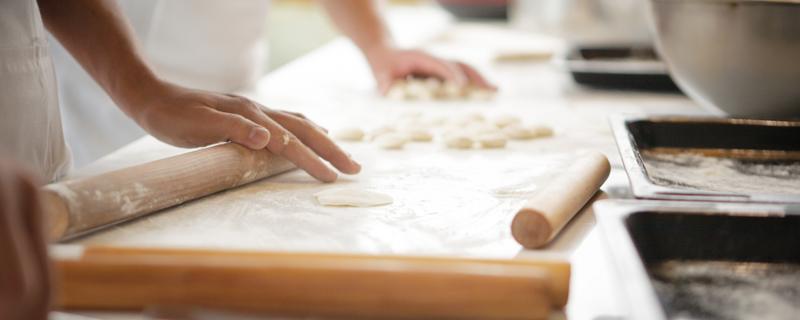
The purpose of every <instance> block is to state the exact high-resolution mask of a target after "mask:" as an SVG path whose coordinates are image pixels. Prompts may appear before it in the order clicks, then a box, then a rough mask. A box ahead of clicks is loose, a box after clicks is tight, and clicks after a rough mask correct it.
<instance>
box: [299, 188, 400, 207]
mask: <svg viewBox="0 0 800 320" xmlns="http://www.w3.org/2000/svg"><path fill="white" fill-rule="evenodd" d="M314 198H316V199H317V203H319V204H320V205H323V206H329V207H376V206H385V205H388V204H392V202H393V201H394V199H392V197H391V196H390V195H387V194H385V193H380V192H377V191H373V190H368V189H364V188H358V187H338V188H329V189H325V190H322V191H320V192H317V193H315V194H314Z"/></svg>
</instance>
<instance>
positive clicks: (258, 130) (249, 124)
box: [214, 112, 272, 150]
mask: <svg viewBox="0 0 800 320" xmlns="http://www.w3.org/2000/svg"><path fill="white" fill-rule="evenodd" d="M217 118H218V119H217V123H218V125H215V126H214V127H216V128H219V129H220V130H222V131H220V132H218V133H217V136H218V137H219V138H217V139H215V140H218V141H225V140H230V141H233V142H235V143H238V144H241V145H243V146H245V147H248V148H250V149H253V150H260V149H264V147H266V146H267V145H268V144H269V142H270V140H271V139H272V134H271V133H270V131H269V130H267V129H266V128H264V126H262V125H261V124H259V123H256V122H254V121H253V120H251V119H248V118H246V117H245V116H243V115H241V114H235V113H224V112H219V115H218V117H217Z"/></svg>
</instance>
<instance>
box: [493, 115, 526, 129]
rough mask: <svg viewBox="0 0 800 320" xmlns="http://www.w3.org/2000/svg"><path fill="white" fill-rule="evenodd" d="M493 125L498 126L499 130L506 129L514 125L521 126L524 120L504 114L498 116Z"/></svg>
mask: <svg viewBox="0 0 800 320" xmlns="http://www.w3.org/2000/svg"><path fill="white" fill-rule="evenodd" d="M492 123H494V125H495V126H497V127H498V128H505V127H508V126H510V125H513V124H521V123H522V119H520V118H519V117H517V116H514V115H510V114H504V115H501V116H498V117H497V118H494V120H493V121H492Z"/></svg>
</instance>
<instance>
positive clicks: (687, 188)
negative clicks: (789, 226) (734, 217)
mask: <svg viewBox="0 0 800 320" xmlns="http://www.w3.org/2000/svg"><path fill="white" fill-rule="evenodd" d="M610 121H611V127H612V129H613V131H614V137H615V139H616V141H617V146H618V148H619V152H620V156H621V157H622V163H623V164H624V166H625V171H627V173H628V179H629V180H630V183H631V189H632V190H633V194H634V196H636V197H637V198H642V199H663V200H693V201H723V202H765V203H800V121H777V120H751V119H732V118H717V117H689V116H637V115H627V116H626V115H620V116H612V117H611V119H610Z"/></svg>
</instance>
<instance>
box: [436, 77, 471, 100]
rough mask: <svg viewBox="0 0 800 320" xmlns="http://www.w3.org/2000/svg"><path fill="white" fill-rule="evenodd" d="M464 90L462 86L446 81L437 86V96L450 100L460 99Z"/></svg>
mask: <svg viewBox="0 0 800 320" xmlns="http://www.w3.org/2000/svg"><path fill="white" fill-rule="evenodd" d="M464 91H465V88H464V86H459V85H458V84H455V83H453V82H449V81H448V82H445V83H444V84H443V85H442V86H441V88H439V92H438V94H437V97H439V98H441V99H450V100H456V99H462V98H464Z"/></svg>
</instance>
